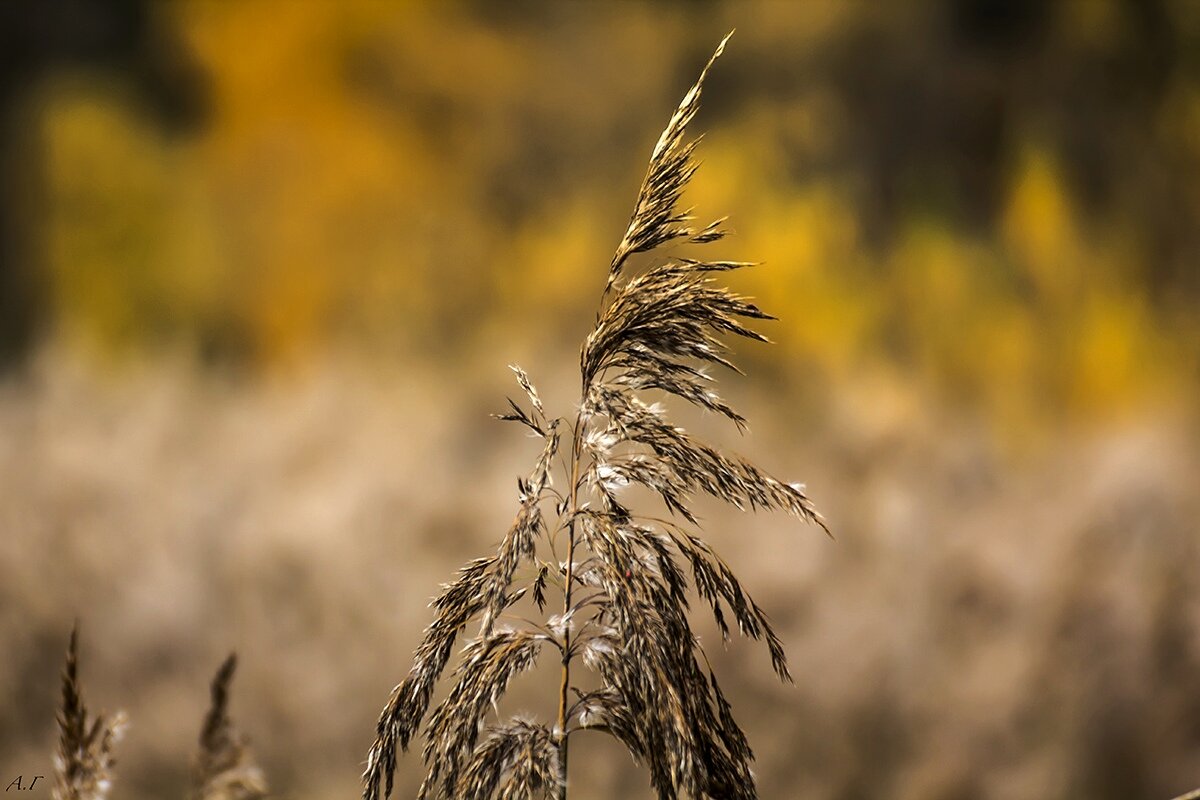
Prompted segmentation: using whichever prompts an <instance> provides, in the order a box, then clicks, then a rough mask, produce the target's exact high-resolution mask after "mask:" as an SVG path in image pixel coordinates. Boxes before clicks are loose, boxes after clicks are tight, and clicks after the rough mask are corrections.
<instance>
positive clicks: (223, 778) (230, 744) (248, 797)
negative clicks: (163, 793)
mask: <svg viewBox="0 0 1200 800" xmlns="http://www.w3.org/2000/svg"><path fill="white" fill-rule="evenodd" d="M236 669H237V655H236V654H235V653H230V654H229V657H228V658H226V659H225V661H224V662H223V663H222V664H221V667H220V669H218V670H217V674H216V675H215V676H214V677H213V681H212V687H211V693H212V704H211V705H210V706H209V709H208V714H206V715H205V717H204V726H203V727H202V728H201V730H200V750H199V752H198V753H197V755H196V759H195V763H194V765H193V768H192V787H193V788H192V794H191V796H192V798H193V800H258V798H262V797H266V796H267V782H266V778H265V777H264V776H263V773H262V770H260V769H259V767H258V765H257V764H256V763H255V761H254V757H253V755H252V754H251V752H250V749H249V748H248V746H247V744H246V739H245V737H244V736H243V735H242V734H241V733H240V732H239V731H238V730H237V728H235V727H234V725H233V721H232V720H231V719H230V718H229V686H230V684H231V683H232V682H233V673H234V671H235V670H236Z"/></svg>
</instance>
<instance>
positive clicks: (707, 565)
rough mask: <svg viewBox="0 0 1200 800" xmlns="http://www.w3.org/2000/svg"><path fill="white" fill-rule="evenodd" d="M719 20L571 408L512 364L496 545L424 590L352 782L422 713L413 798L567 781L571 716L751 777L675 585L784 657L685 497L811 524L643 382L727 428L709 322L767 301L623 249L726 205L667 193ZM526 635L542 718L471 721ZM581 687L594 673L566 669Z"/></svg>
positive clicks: (638, 750) (635, 748)
mask: <svg viewBox="0 0 1200 800" xmlns="http://www.w3.org/2000/svg"><path fill="white" fill-rule="evenodd" d="M728 39H729V37H728V36H727V37H725V40H723V41H722V42H721V44H720V46H718V48H717V50H716V52H715V53H714V54H713V56H712V58H711V59H710V60H709V62H708V64H707V65H705V67H704V69H703V70H702V71H701V73H700V78H699V80H697V82H696V84H695V85H694V86H693V87H692V88H691V89H690V90H689V91H688V92H687V94H686V95H685V96H684V98H683V101H682V102H681V103H680V105H679V108H678V109H677V110H676V111H675V113H674V115H673V116H672V117H671V120H670V122H669V123H668V125H667V127H666V130H665V131H663V133H662V136H661V137H660V138H659V140H658V143H657V144H656V145H655V146H654V150H653V152H652V154H651V157H650V166H649V169H648V171H647V173H646V177H645V179H644V180H643V182H642V186H641V190H640V191H639V193H638V198H637V204H636V206H635V208H634V212H633V215H632V218H631V219H630V221H629V226H628V229H627V230H626V232H625V235H624V236H623V237H622V239H621V242H620V244H618V245H617V249H616V253H615V254H614V255H613V258H612V261H611V263H610V265H609V270H608V279H607V283H606V285H605V288H604V292H603V293H602V295H601V306H600V311H599V313H598V315H597V318H596V324H595V326H594V328H593V329H592V331H591V333H589V334H588V336H587V338H586V340H585V341H584V343H583V347H582V350H581V353H580V378H581V383H580V386H581V389H580V391H581V394H580V400H579V404H578V409H579V410H578V412H576V413H575V414H574V415H572V416H567V417H562V416H551V415H550V414H549V413H548V412H547V411H546V409H545V407H544V406H543V403H542V399H541V397H540V396H539V395H538V392H537V390H536V389H535V388H534V386H533V384H532V383H531V382H530V380H529V378H528V376H527V375H526V374H525V372H524V371H523V370H521V369H520V368H519V367H513V368H512V369H513V372H514V373H515V375H516V379H517V382H518V384H519V385H520V387H521V388H522V389H523V391H524V394H525V398H526V400H525V402H522V403H518V402H516V401H513V400H511V399H510V400H509V410H508V411H507V412H506V413H505V414H502V415H500V417H501V418H502V419H505V420H510V421H513V422H516V423H519V424H521V425H523V426H525V427H526V428H528V429H529V430H530V431H532V432H533V434H535V435H536V436H537V437H538V438H539V439H540V440H541V441H542V451H541V454H540V456H539V457H538V459H537V462H536V464H535V465H534V468H533V470H532V472H531V473H530V474H529V476H528V477H527V478H523V479H519V480H518V501H519V504H518V508H517V512H516V515H515V518H514V519H513V522H512V525H511V526H510V527H509V529H508V532H507V533H506V534H505V535H504V537H503V538H502V539H501V541H500V543H499V546H498V548H497V550H496V552H495V553H494V554H493V555H491V556H488V557H485V558H479V559H476V560H474V561H471V562H470V563H468V564H467V565H466V566H464V567H462V568H461V569H460V570H459V572H458V574H457V576H456V577H455V578H454V580H453V581H451V582H450V583H449V584H446V585H445V586H444V587H443V591H442V593H441V594H440V595H439V596H438V597H437V598H436V599H435V600H434V601H433V603H432V607H433V608H434V610H435V616H434V619H433V622H432V623H431V624H430V626H429V628H428V629H426V631H425V634H424V638H423V639H422V641H421V643H420V645H419V646H418V647H417V650H416V653H415V656H414V659H413V664H412V667H411V669H410V671H409V673H408V676H407V677H406V678H405V679H404V681H403V682H401V683H400V684H399V685H398V686H397V687H396V688H395V689H394V690H393V691H392V693H391V696H390V698H389V699H388V702H387V705H386V706H385V707H384V709H383V712H382V714H381V715H380V718H379V724H378V729H377V736H376V739H375V742H374V743H373V744H372V746H371V749H370V752H369V754H368V756H367V764H366V770H365V772H364V774H363V795H362V796H363V798H364V800H378V798H380V797H388V796H390V795H391V793H392V789H393V786H394V784H393V781H394V775H395V770H396V757H397V750H398V749H399V750H407V749H408V747H409V745H410V743H411V742H412V741H413V739H414V738H415V736H416V734H417V733H418V730H419V729H421V726H422V723H424V728H423V733H424V738H425V745H424V751H423V755H424V762H425V770H426V775H425V779H424V782H423V783H422V784H421V787H420V790H419V793H418V797H419V798H422V799H424V798H431V797H439V798H487V797H493V796H498V797H501V798H534V797H547V796H550V797H556V798H561V799H562V800H566V798H567V791H568V788H569V781H568V776H567V764H568V754H569V745H570V741H571V737H572V736H573V734H576V733H578V732H580V731H583V730H593V731H601V732H604V733H607V734H609V735H611V736H613V737H614V738H616V739H617V740H618V741H619V742H621V743H622V744H623V745H624V746H625V747H626V748H627V749H628V750H629V752H630V753H631V754H632V755H633V757H634V758H635V759H636V760H637V762H638V763H640V764H642V765H644V766H645V767H646V768H647V769H648V771H649V778H650V783H651V785H652V786H653V788H654V790H655V791H656V792H657V794H658V796H659V797H660V798H674V797H677V796H679V795H681V794H683V795H688V796H691V797H695V798H725V799H728V798H733V799H734V800H737V799H738V798H752V797H755V796H756V792H755V785H754V777H753V775H752V774H751V771H750V763H751V760H752V759H753V754H752V752H751V749H750V745H749V743H748V742H747V740H746V736H745V734H744V733H743V731H742V729H741V728H740V727H739V726H738V724H737V723H736V722H735V721H734V718H733V714H732V710H731V708H730V705H729V703H728V701H727V700H726V699H725V696H724V694H722V692H721V689H720V686H719V685H718V683H717V679H716V677H715V675H714V674H713V672H712V670H711V668H710V666H709V663H708V658H707V657H706V656H705V653H704V650H703V648H702V647H701V645H700V642H699V641H698V639H697V637H696V635H695V634H694V633H693V631H692V627H691V624H690V621H689V617H688V610H689V594H690V592H691V591H693V590H694V592H695V595H696V596H698V597H699V598H700V599H701V600H702V601H704V602H705V603H706V604H707V605H708V606H709V607H710V608H711V611H712V614H713V616H714V618H715V620H716V624H717V626H718V628H719V630H720V631H721V634H722V635H723V637H725V638H726V639H728V637H729V632H730V622H729V620H728V619H727V614H729V615H732V622H733V624H735V625H736V626H737V628H738V630H739V631H740V632H741V633H742V634H743V635H746V636H749V637H751V638H753V639H758V640H763V641H764V642H765V643H766V646H767V649H768V651H769V653H770V656H771V662H772V665H773V667H774V669H775V672H776V673H777V674H778V675H779V677H780V678H781V679H782V680H791V676H790V674H789V673H788V668H787V661H786V658H785V655H784V651H783V646H782V644H781V643H780V641H779V638H778V637H777V636H776V635H775V632H774V631H773V630H772V628H771V625H770V623H769V622H768V620H767V617H766V614H764V613H763V611H762V609H761V608H760V607H759V606H758V605H757V604H756V603H755V602H754V601H753V600H752V599H751V598H750V596H749V595H748V594H747V593H746V591H745V590H744V589H743V588H742V586H741V584H740V583H739V582H738V579H737V577H736V576H735V575H734V573H733V572H732V570H731V569H730V568H729V567H728V565H726V563H725V562H724V561H722V560H721V559H720V557H719V556H717V554H716V553H715V552H713V550H712V549H711V548H710V547H709V546H708V544H706V543H705V541H704V540H703V539H702V538H700V536H699V533H698V529H699V524H698V520H697V518H696V516H695V514H694V513H693V512H692V501H693V497H694V495H696V494H697V493H702V494H707V495H711V496H712V497H715V498H718V499H720V500H723V501H725V502H728V503H731V504H733V505H734V506H736V507H738V508H742V509H744V508H750V509H754V508H765V509H779V510H782V511H785V512H787V513H789V514H792V515H794V516H797V517H800V518H801V519H804V520H807V521H809V522H812V523H815V524H817V525H820V526H821V527H822V528H824V527H825V525H824V522H823V521H822V519H821V517H820V515H819V514H818V513H817V512H816V510H815V509H814V508H813V506H812V505H811V504H810V502H809V500H808V498H807V497H806V495H805V493H804V488H803V486H801V485H800V484H794V483H787V482H785V481H781V480H778V479H776V478H774V477H772V476H770V475H769V474H767V473H766V472H764V471H763V470H761V469H759V468H758V467H756V466H754V465H753V464H751V463H750V462H748V461H745V460H743V459H741V458H737V457H733V456H729V455H726V454H724V453H722V452H721V451H720V450H718V449H716V448H714V447H712V446H710V445H708V444H705V443H703V442H701V441H698V440H697V439H695V438H693V437H692V436H691V435H690V434H688V433H687V432H686V431H685V430H684V429H682V428H680V427H677V426H675V425H673V424H671V422H669V421H668V418H667V415H666V410H665V409H664V407H663V406H662V405H661V404H659V403H657V402H651V401H650V400H648V399H647V397H646V395H647V393H651V392H657V393H665V394H667V395H673V396H675V397H677V398H680V399H681V400H683V401H686V402H688V403H692V404H695V405H697V406H700V407H701V408H704V409H707V410H709V411H712V412H715V413H717V414H719V415H721V416H724V417H726V418H728V419H729V420H730V421H732V422H733V424H734V425H735V426H736V427H737V428H738V429H739V430H744V429H745V424H746V421H745V419H744V418H743V417H741V416H740V415H739V414H738V413H737V412H736V411H734V410H733V408H732V407H730V406H729V405H728V404H727V403H726V402H725V401H724V400H723V399H722V398H721V397H720V396H719V395H718V394H717V392H716V391H715V389H714V388H713V379H712V377H711V376H710V375H709V374H708V373H707V372H706V367H709V366H723V367H728V368H733V369H736V368H735V367H734V366H733V364H732V363H730V361H729V360H728V357H727V356H728V350H727V347H726V345H725V344H724V341H723V340H724V338H725V337H726V336H727V335H733V336H741V337H745V338H748V339H754V340H758V341H766V340H765V337H763V336H762V335H761V334H759V333H758V332H756V331H754V330H752V329H751V328H749V327H746V323H745V321H746V320H764V319H771V317H769V316H768V315H767V314H765V313H764V312H762V311H761V310H759V309H758V308H757V307H756V306H755V305H754V304H753V303H751V302H749V300H747V299H746V298H744V297H740V296H738V295H737V294H734V293H733V292H731V291H730V290H728V289H726V288H723V287H721V286H719V285H717V283H716V280H717V276H719V275H721V274H723V273H726V272H730V271H733V270H737V269H740V268H742V267H745V266H748V265H747V264H746V263H743V262H736V261H719V260H697V259H694V258H690V257H686V256H682V255H678V254H674V253H672V254H670V255H668V254H661V255H659V257H657V258H655V259H653V260H652V261H651V263H650V264H649V265H648V266H646V267H645V268H644V269H642V270H640V271H636V272H635V271H633V270H631V269H630V268H629V265H628V262H629V260H630V257H631V256H633V255H635V254H638V253H651V252H655V253H661V250H662V249H663V248H664V246H666V245H671V244H694V245H702V244H706V243H709V242H714V241H716V240H718V239H720V238H722V237H723V236H724V235H725V230H724V228H723V222H724V220H717V221H716V222H713V223H711V224H709V225H706V226H704V227H694V226H693V224H692V223H693V218H692V216H691V215H690V213H689V212H688V211H686V210H680V208H679V200H680V196H681V194H682V192H683V190H684V188H685V186H686V185H687V183H688V181H689V180H690V179H691V177H692V175H693V174H694V172H695V171H696V168H697V164H696V162H695V161H694V160H693V157H692V156H693V152H694V150H695V147H696V145H697V143H698V140H693V141H689V142H685V141H684V131H685V128H686V127H687V125H688V123H690V122H691V121H692V119H693V117H694V116H695V115H696V112H697V109H698V108H699V101H700V92H701V88H702V85H703V83H704V78H705V76H706V75H707V74H708V70H709V68H710V67H711V66H712V64H713V62H714V61H715V60H716V59H717V57H718V56H720V55H721V52H722V51H723V49H724V47H725V43H726V41H728ZM564 433H565V436H564ZM564 438H566V440H567V442H568V444H567V447H566V452H565V453H563V452H561V451H562V448H561V444H562V440H563V439H564ZM564 456H565V459H564V458H563V457H564ZM556 477H557V478H558V480H559V481H561V483H558V484H556V482H555V478H556ZM631 485H638V486H642V487H645V488H647V489H649V490H650V491H651V492H653V493H654V494H656V495H657V496H658V497H659V498H660V499H661V501H662V503H663V505H664V506H665V507H666V509H667V511H668V512H669V515H670V516H669V517H664V516H660V515H653V514H646V513H642V512H637V511H634V510H633V509H632V508H630V507H628V506H627V505H626V502H628V501H627V499H626V495H627V492H625V491H624V490H625V489H626V487H629V486H631ZM689 573H690V576H691V580H690V582H689V579H688V575H689ZM689 583H690V588H689ZM554 594H557V595H558V596H559V597H560V598H561V602H560V603H557V604H556V608H557V611H555V612H554V613H551V614H549V616H544V619H543V620H542V621H541V622H532V621H528V620H525V619H523V618H522V617H521V616H520V615H519V614H517V613H516V609H515V606H516V604H517V603H518V602H520V601H522V600H523V599H525V598H528V599H531V600H532V603H533V604H534V605H536V607H537V609H538V610H539V612H541V613H542V614H543V615H545V613H546V609H547V606H549V605H550V604H551V602H552V597H553V596H554ZM548 595H549V596H548ZM476 619H477V620H478V622H479V628H478V632H477V633H476V635H475V636H474V637H472V638H470V639H469V640H468V641H467V642H466V644H465V646H464V647H463V648H462V650H461V653H460V660H459V663H458V665H457V667H456V668H455V670H454V672H453V676H452V678H453V680H452V683H453V685H452V686H451V687H450V689H449V693H448V694H447V696H446V697H445V699H443V700H442V701H441V702H440V703H438V704H437V705H436V707H434V708H433V709H432V712H430V705H431V704H432V700H433V693H434V687H435V685H436V683H437V682H438V680H439V678H440V677H441V676H442V674H443V672H444V671H445V669H446V666H447V664H448V663H449V661H450V657H451V655H452V652H453V650H454V644H455V641H456V640H457V638H458V636H459V635H460V634H461V633H462V632H463V630H464V629H465V627H466V626H467V624H468V623H469V622H471V621H472V620H476ZM546 649H549V650H551V651H553V652H554V653H556V655H557V657H558V660H559V662H560V664H561V673H560V679H559V682H558V686H557V690H558V697H557V701H558V702H557V705H558V713H557V717H556V719H555V720H554V721H553V722H552V723H549V724H548V723H543V722H539V721H537V720H534V719H531V718H528V717H524V716H517V717H513V718H511V719H508V720H505V721H500V720H492V721H491V723H490V724H488V722H489V720H490V719H491V718H492V716H493V714H492V713H491V712H490V710H491V709H494V708H496V705H497V702H498V701H499V699H500V698H501V696H503V695H504V694H505V692H506V691H507V690H508V688H509V686H510V684H511V682H512V680H513V679H514V678H515V677H516V676H518V675H519V674H521V673H523V672H525V671H526V670H529V669H530V668H531V667H533V666H534V664H535V663H536V662H537V660H538V657H539V655H540V654H541V653H542V651H543V650H546ZM581 665H582V667H584V668H586V669H587V670H589V671H590V672H591V673H592V674H593V676H594V677H592V679H591V681H590V682H589V683H587V684H585V683H584V682H583V681H580V680H578V677H579V676H578V670H579V668H580V666H581ZM592 684H598V688H585V686H588V685H592ZM427 716H428V719H426V717H427ZM485 726H486V728H485Z"/></svg>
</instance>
